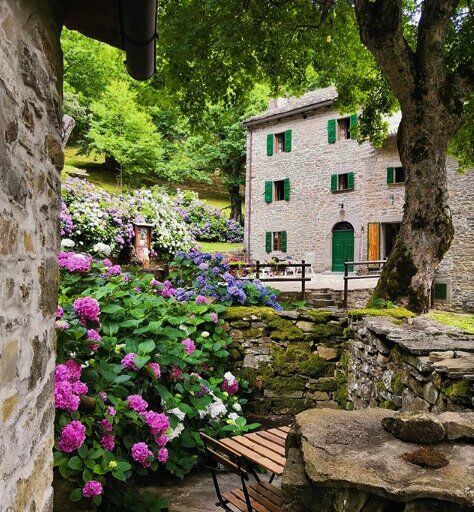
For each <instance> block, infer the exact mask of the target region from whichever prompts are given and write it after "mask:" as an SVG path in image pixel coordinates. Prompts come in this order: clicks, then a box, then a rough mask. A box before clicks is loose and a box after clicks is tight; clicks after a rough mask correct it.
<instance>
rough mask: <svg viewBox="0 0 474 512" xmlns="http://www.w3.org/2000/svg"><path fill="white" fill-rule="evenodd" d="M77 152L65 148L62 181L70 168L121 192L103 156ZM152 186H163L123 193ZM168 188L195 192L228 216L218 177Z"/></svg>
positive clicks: (154, 183) (98, 183)
mask: <svg viewBox="0 0 474 512" xmlns="http://www.w3.org/2000/svg"><path fill="white" fill-rule="evenodd" d="M78 151H79V148H78V147H77V146H67V147H66V149H65V150H64V156H65V166H64V169H63V172H62V179H63V180H65V179H67V177H68V170H72V169H71V168H72V167H76V168H79V169H84V170H86V171H87V172H88V173H89V176H88V177H87V181H89V182H91V183H93V184H94V185H97V186H98V187H101V188H103V189H104V190H107V192H111V193H114V194H120V192H121V190H120V187H119V185H118V176H117V174H116V173H114V172H112V171H108V170H106V169H104V168H103V166H102V164H103V162H104V157H103V155H99V154H96V153H91V154H90V155H88V156H84V155H78ZM153 185H164V183H163V182H160V181H159V180H156V181H155V182H153V183H146V184H145V183H144V184H138V185H137V186H132V187H128V186H124V191H126V190H133V189H135V188H142V187H143V186H153ZM168 188H169V189H170V192H174V191H175V190H176V189H181V190H192V191H194V192H197V193H198V194H199V199H201V200H202V201H204V202H206V203H208V204H209V205H211V206H214V207H215V208H219V209H220V210H222V211H223V213H224V214H226V215H227V216H229V215H230V202H229V197H228V195H227V191H226V189H225V187H224V186H223V185H222V182H221V180H220V179H219V177H216V178H215V179H213V181H212V183H197V182H193V181H187V182H185V183H183V184H181V185H174V186H171V185H168Z"/></svg>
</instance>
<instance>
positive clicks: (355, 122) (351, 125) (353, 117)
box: [349, 114, 359, 128]
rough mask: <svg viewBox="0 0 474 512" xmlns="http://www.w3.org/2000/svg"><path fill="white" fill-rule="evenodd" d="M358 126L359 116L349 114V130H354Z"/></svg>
mask: <svg viewBox="0 0 474 512" xmlns="http://www.w3.org/2000/svg"><path fill="white" fill-rule="evenodd" d="M358 124H359V116H358V115H357V114H351V117H350V118H349V128H355V127H356V126H357V125H358Z"/></svg>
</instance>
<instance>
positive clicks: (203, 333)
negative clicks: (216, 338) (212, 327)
mask: <svg viewBox="0 0 474 512" xmlns="http://www.w3.org/2000/svg"><path fill="white" fill-rule="evenodd" d="M201 336H202V337H203V338H208V337H209V333H208V332H207V331H202V333H201Z"/></svg>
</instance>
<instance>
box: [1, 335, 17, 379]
mask: <svg viewBox="0 0 474 512" xmlns="http://www.w3.org/2000/svg"><path fill="white" fill-rule="evenodd" d="M17 361H18V341H8V342H7V343H6V344H5V345H4V346H3V348H2V349H1V351H0V386H1V387H5V386H7V385H8V384H9V383H11V382H12V381H13V380H14V379H15V378H16V375H17Z"/></svg>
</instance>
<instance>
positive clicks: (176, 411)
mask: <svg viewBox="0 0 474 512" xmlns="http://www.w3.org/2000/svg"><path fill="white" fill-rule="evenodd" d="M168 413H170V414H174V415H175V416H176V417H177V418H178V419H179V420H180V421H183V420H184V417H185V416H186V413H185V412H183V411H181V410H180V409H178V408H177V407H175V408H174V409H170V410H169V411H168Z"/></svg>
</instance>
